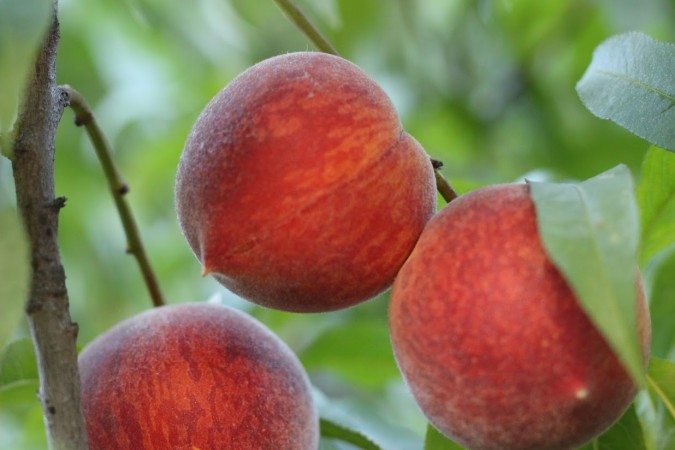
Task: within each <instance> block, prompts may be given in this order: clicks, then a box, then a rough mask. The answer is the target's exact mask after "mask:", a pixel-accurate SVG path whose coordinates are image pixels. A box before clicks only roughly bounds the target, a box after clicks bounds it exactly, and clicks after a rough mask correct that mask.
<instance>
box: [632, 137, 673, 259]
mask: <svg viewBox="0 0 675 450" xmlns="http://www.w3.org/2000/svg"><path fill="white" fill-rule="evenodd" d="M673 128H675V125H673ZM637 200H638V205H639V206H640V212H641V218H642V248H641V252H640V261H641V262H642V263H643V264H644V263H646V262H648V261H649V260H650V259H651V258H652V257H654V256H655V255H656V254H658V253H659V252H661V251H663V250H666V249H668V248H669V247H671V246H673V245H675V154H673V153H671V152H667V151H665V150H663V149H661V148H658V147H651V148H650V149H649V150H648V151H647V154H646V155H645V158H644V161H643V163H642V179H641V180H640V183H639V184H638V188H637Z"/></svg>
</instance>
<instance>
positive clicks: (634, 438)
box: [579, 405, 647, 450]
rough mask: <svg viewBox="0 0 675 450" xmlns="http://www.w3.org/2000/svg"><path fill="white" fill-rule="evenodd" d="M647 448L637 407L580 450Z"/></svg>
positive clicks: (637, 449) (641, 449)
mask: <svg viewBox="0 0 675 450" xmlns="http://www.w3.org/2000/svg"><path fill="white" fill-rule="evenodd" d="M646 448H647V446H646V444H645V440H644V433H643V431H642V426H641V425H640V420H639V419H638V416H637V414H636V412H635V406H633V405H631V407H630V408H628V410H627V411H626V412H625V413H624V414H623V416H621V418H620V419H619V420H618V421H617V422H616V423H614V425H612V426H611V427H610V428H609V429H608V430H607V431H605V432H604V433H603V434H602V435H600V436H599V437H598V438H596V439H595V440H593V442H590V443H588V444H586V445H584V446H583V447H581V448H580V449H579V450H645V449H646Z"/></svg>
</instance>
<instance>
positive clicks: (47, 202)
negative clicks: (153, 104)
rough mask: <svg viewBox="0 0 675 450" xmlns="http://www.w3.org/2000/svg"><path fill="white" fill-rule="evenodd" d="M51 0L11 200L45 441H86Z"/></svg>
mask: <svg viewBox="0 0 675 450" xmlns="http://www.w3.org/2000/svg"><path fill="white" fill-rule="evenodd" d="M56 10H57V1H56V0H55V1H54V2H53V13H52V24H51V27H50V29H49V31H48V34H47V35H46V38H45V41H44V43H43V45H42V47H41V49H40V50H39V52H38V55H37V60H36V62H35V68H34V72H33V73H32V74H31V76H30V79H29V80H28V85H27V87H26V91H25V96H24V98H23V103H22V105H21V108H20V110H19V114H18V118H17V122H16V125H15V133H14V136H13V139H12V153H13V158H12V170H13V173H14V181H15V188H16V197H17V207H18V210H19V212H20V214H21V217H22V220H23V224H24V227H25V229H26V234H27V236H28V240H29V242H30V249H31V252H30V255H31V261H30V262H31V267H32V272H31V282H30V290H29V294H28V299H27V304H26V313H27V316H28V323H29V327H30V331H31V335H32V338H33V345H34V347H35V353H36V358H37V362H38V373H39V378H40V387H39V392H38V396H39V398H40V401H41V403H42V409H43V413H44V422H45V427H46V431H47V440H48V443H49V448H50V449H52V450H66V449H67V450H81V449H87V435H86V432H85V427H84V419H83V414H82V408H81V402H80V382H79V376H78V370H77V349H76V340H77V331H78V328H77V324H75V323H73V322H72V321H71V318H70V313H69V311H68V306H69V305H68V292H67V290H66V277H65V272H64V270H63V266H62V264H61V256H60V253H59V245H58V240H57V234H58V216H59V210H60V209H61V208H62V207H63V206H64V204H65V199H64V198H55V197H54V145H55V144H54V142H55V138H56V128H57V126H58V123H59V121H60V119H61V116H62V114H63V109H64V107H65V104H66V101H67V99H66V98H64V96H63V95H62V92H61V91H60V90H59V89H58V88H57V87H56V81H55V80H56V52H57V47H58V42H59V24H58V19H57V15H56Z"/></svg>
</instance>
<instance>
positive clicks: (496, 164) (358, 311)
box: [0, 0, 675, 450]
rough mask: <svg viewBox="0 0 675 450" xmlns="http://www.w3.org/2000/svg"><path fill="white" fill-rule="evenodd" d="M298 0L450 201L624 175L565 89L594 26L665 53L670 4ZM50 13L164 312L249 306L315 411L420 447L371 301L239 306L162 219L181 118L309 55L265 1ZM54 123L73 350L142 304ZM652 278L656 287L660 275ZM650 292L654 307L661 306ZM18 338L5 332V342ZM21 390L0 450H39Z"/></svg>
mask: <svg viewBox="0 0 675 450" xmlns="http://www.w3.org/2000/svg"><path fill="white" fill-rule="evenodd" d="M298 3H299V4H300V6H301V7H303V9H304V10H305V12H306V13H307V14H308V16H309V17H310V18H311V19H312V20H313V21H314V22H315V23H316V24H317V25H318V26H319V28H320V29H321V30H322V31H323V32H324V34H325V35H326V36H327V38H328V39H329V40H330V41H331V42H332V43H333V44H334V45H335V46H336V47H337V49H338V50H339V52H340V53H341V54H342V56H344V57H345V58H348V59H350V60H352V61H353V62H355V63H356V64H358V65H359V66H361V67H362V68H363V69H364V70H365V71H366V72H367V73H369V74H370V75H371V76H372V77H373V78H374V79H375V80H376V81H378V82H379V83H380V84H381V85H382V86H383V88H384V89H385V90H386V91H387V93H388V94H389V95H390V96H391V97H392V99H393V100H394V103H395V104H396V106H397V108H398V110H399V112H400V114H401V119H402V121H403V124H404V126H405V128H406V129H407V131H408V132H410V134H412V135H413V136H415V137H416V138H417V139H418V140H419V141H420V142H421V143H422V144H423V145H424V147H425V148H426V149H427V151H428V152H429V153H430V154H431V156H432V157H434V158H437V159H440V160H442V161H444V163H445V166H444V168H443V172H444V174H445V175H446V177H447V178H448V179H449V180H450V182H451V183H452V184H453V185H455V186H456V188H457V189H458V190H459V191H460V192H464V191H467V190H470V189H473V188H475V187H477V186H480V185H483V184H488V183H499V182H509V181H513V180H516V179H521V178H522V177H524V176H527V177H528V178H530V179H537V180H542V179H553V180H563V179H570V178H574V179H585V178H589V177H591V176H593V175H595V174H597V173H599V172H602V171H604V170H606V169H608V168H610V167H613V166H615V165H617V164H619V163H624V164H626V165H628V167H629V168H630V169H631V170H632V171H633V172H634V173H635V174H638V173H639V169H640V161H641V160H642V158H643V156H644V154H645V152H646V150H647V148H648V145H647V144H646V143H645V142H644V141H642V140H640V139H638V138H637V137H634V136H633V135H631V134H630V133H629V132H627V131H625V130H623V129H621V128H620V127H617V126H616V125H614V124H612V123H609V122H605V121H601V120H599V119H597V118H595V117H594V116H593V115H592V114H591V113H590V112H588V111H587V110H586V109H585V108H584V106H583V105H582V103H581V102H580V101H579V99H578V98H577V94H576V92H575V90H574V86H575V84H576V82H577V81H578V79H579V78H580V77H581V75H582V74H583V72H584V70H585V69H586V67H587V65H588V63H589V62H590V58H591V54H592V51H593V49H594V48H595V46H596V45H598V44H599V43H600V42H601V41H603V40H604V39H605V38H607V37H609V36H610V35H613V34H616V33H620V32H624V31H629V30H640V31H643V32H645V33H647V34H649V35H651V36H652V37H654V38H656V39H661V40H665V41H669V42H675V28H673V26H672V24H673V23H675V4H674V3H673V2H672V1H669V0H646V1H645V0H569V1H565V2H543V1H540V0H440V1H437V0H417V1H411V0H301V1H299V2H298ZM60 19H61V47H60V53H59V60H58V82H59V83H62V84H65V83H68V84H70V85H72V86H74V87H75V88H76V89H78V90H79V91H80V92H82V93H83V94H84V95H85V97H86V98H87V100H88V102H89V103H90V104H91V106H92V107H93V109H94V111H95V113H96V114H97V117H98V120H99V121H100V124H101V126H102V128H103V130H104V131H105V133H106V134H107V137H108V138H109V140H110V141H111V143H112V144H113V146H114V149H115V158H116V161H117V163H118V165H119V167H120V170H121V173H122V175H123V177H124V178H125V179H126V181H127V183H128V184H129V187H130V194H129V197H128V199H129V201H130V202H131V205H132V208H133V210H134V212H135V214H136V218H137V220H138V222H139V226H140V228H141V233H142V236H143V238H144V242H145V245H146V248H147V251H148V253H149V255H150V259H151V261H152V263H153V265H154V268H155V270H156V271H157V273H158V276H159V279H160V282H161V284H162V288H163V291H164V294H165V296H166V298H167V299H168V301H169V303H178V302H187V301H202V300H205V299H207V298H209V297H212V296H214V295H215V296H218V297H220V301H223V302H224V303H226V304H230V305H235V306H237V307H240V308H242V309H245V310H247V311H249V312H251V313H252V314H253V315H254V316H256V317H258V318H259V319H260V320H262V321H263V322H264V323H266V324H267V325H268V326H269V327H270V328H271V329H272V330H273V331H275V332H276V333H277V334H278V335H279V336H280V337H281V338H282V339H284V340H285V341H286V342H288V343H289V345H290V346H291V347H292V348H293V349H294V350H295V351H296V352H297V353H298V355H299V357H300V359H301V360H302V361H303V362H304V363H305V364H306V366H307V368H308V371H309V374H310V377H311V378H312V381H313V382H314V384H315V385H316V386H317V387H319V388H320V389H321V390H322V391H323V392H324V393H325V394H326V395H327V396H328V397H329V398H330V399H331V402H332V403H333V404H339V405H342V406H343V407H344V408H345V409H344V410H345V411H352V412H354V414H361V416H364V417H371V418H374V419H372V422H373V423H371V424H368V428H369V429H370V430H372V431H373V434H375V435H378V434H379V435H385V436H386V435H388V434H389V435H390V436H399V435H400V436H406V439H401V440H399V441H398V442H399V443H404V442H410V441H415V442H418V443H419V446H417V447H415V446H413V445H412V444H411V445H408V444H406V446H405V448H404V447H400V449H401V450H406V449H407V448H411V449H413V448H422V445H423V442H424V433H425V431H426V427H427V424H426V421H425V420H424V418H423V417H422V416H421V414H420V413H419V411H418V410H417V408H416V406H415V404H414V403H413V401H412V398H411V397H410V394H409V393H408V392H407V390H406V389H405V386H404V385H403V382H402V381H401V379H400V377H399V376H398V374H397V372H396V371H395V362H394V360H393V356H392V354H391V350H390V348H389V340H388V335H387V333H386V326H387V319H386V310H387V296H386V294H385V295H383V296H380V297H379V298H377V299H375V300H373V301H370V302H367V303H364V304H362V305H360V306H357V307H354V308H351V309H349V310H346V311H340V312H335V313H330V314H320V315H310V316H301V315H297V314H290V313H281V312H276V311H269V310H264V309H261V308H257V307H252V306H251V305H250V304H248V303H246V302H244V301H242V300H240V299H237V298H236V297H234V296H233V295H232V294H229V293H227V292H226V291H225V290H224V289H223V288H222V287H221V286H220V285H218V284H217V283H215V282H214V281H213V280H212V279H210V278H202V277H200V267H199V265H198V263H197V262H196V260H195V258H194V256H193V255H192V254H191V253H190V250H189V248H188V246H187V244H186V243H185V241H184V239H183V237H182V236H181V234H180V230H179V228H178V224H177V221H176V218H175V214H174V210H173V183H174V176H175V170H176V165H177V163H178V158H179V156H180V152H181V150H182V146H183V143H184V141H185V138H186V137H187V134H188V132H189V130H190V128H191V126H192V123H193V121H194V120H195V119H196V117H197V115H198V114H199V112H200V111H201V109H202V108H203V107H204V106H205V104H206V103H207V102H208V101H209V99H210V98H211V97H212V96H213V95H214V94H215V93H216V92H217V91H219V90H220V89H221V88H222V87H223V86H225V84H226V83H227V82H228V81H230V80H231V79H232V78H233V77H234V76H236V75H237V74H238V73H239V72H241V71H243V70H244V69H246V68H247V67H248V66H250V65H252V64H254V63H256V62H258V61H260V60H262V59H264V58H267V57H270V56H273V55H276V54H279V53H285V52H290V51H300V50H309V49H311V45H310V44H309V43H308V42H306V40H305V39H304V38H303V36H302V35H301V34H300V33H299V32H298V31H297V30H296V29H295V28H294V27H293V25H292V24H291V23H289V22H288V21H287V20H286V18H285V17H284V16H283V15H282V13H281V12H280V11H279V9H278V8H277V7H276V6H275V5H274V3H273V2H272V1H271V0H269V1H255V2H253V1H247V0H199V1H193V2H164V1H160V0H126V1H124V2H120V1H115V0H100V1H97V2H86V1H82V0H60ZM71 118H72V113H71V112H70V111H66V113H65V116H64V121H63V122H62V125H61V127H60V129H59V134H58V141H57V155H56V177H57V178H56V188H57V195H64V196H66V197H67V198H68V202H67V207H66V208H64V209H63V210H62V213H61V222H60V229H59V232H60V241H61V249H62V254H63V262H64V265H65V269H66V272H67V275H68V279H67V285H68V289H69V294H70V300H71V313H72V316H73V318H74V320H75V321H77V322H78V323H79V325H80V343H81V344H86V343H87V342H88V341H90V340H91V339H93V338H94V337H95V336H96V335H98V334H99V333H101V332H102V331H103V330H105V329H107V328H109V327H110V326H112V325H113V324H114V323H116V322H118V321H120V320H121V319H123V318H125V317H128V316H130V315H132V314H135V313H137V312H140V311H142V310H144V309H146V308H149V307H150V306H151V303H150V299H149V297H148V295H147V293H146V291H145V287H144V285H143V283H142V280H141V277H140V275H139V273H138V270H137V267H136V264H135V261H134V260H133V259H132V258H131V257H130V256H128V255H126V254H125V238H124V234H123V232H122V227H121V224H120V222H119V218H118V217H117V215H116V213H115V209H114V206H113V203H112V200H111V199H110V198H109V194H108V192H107V188H106V184H105V181H104V179H103V177H102V171H101V168H100V166H99V164H98V161H97V160H96V158H95V156H94V153H93V150H92V148H91V147H90V144H89V142H88V141H87V139H86V136H85V134H84V131H83V130H81V129H78V128H76V127H75V126H74V125H72V123H71ZM11 178H12V177H11V170H10V164H9V162H8V161H7V160H5V159H2V158H0V197H3V196H4V197H5V198H10V199H11V192H12V189H13V188H12V179H11ZM1 202H2V198H0V203H1ZM6 257H7V255H0V258H6ZM672 266H673V265H672V264H670V267H672ZM0 277H2V274H0ZM655 278H656V279H657V280H660V282H661V283H667V284H668V285H669V286H670V287H671V288H672V286H671V285H672V281H670V280H671V279H670V278H667V277H666V278H664V276H659V274H657V275H655ZM0 282H2V279H1V278H0ZM671 291H672V290H671ZM665 300H666V299H664V301H662V303H663V305H664V306H663V308H667V307H669V308H670V309H672V296H671V297H669V298H668V299H667V300H671V301H665ZM668 305H670V306H668ZM26 335H27V331H26V328H25V326H21V327H19V329H18V330H17V331H16V332H15V337H17V338H20V337H24V336H26ZM659 339H660V341H659V342H660V344H659V345H660V346H661V347H660V352H659V354H660V356H664V357H667V356H669V355H670V356H672V355H673V353H674V350H673V348H674V346H673V340H674V339H675V337H673V335H672V333H670V334H669V335H667V336H665V335H663V336H662V335H659ZM668 339H669V341H668ZM661 340H666V342H662V341H661ZM35 386H36V384H35V382H34V380H33V381H30V380H27V381H26V382H25V384H24V385H23V387H22V388H21V389H20V390H11V391H10V390H7V389H5V390H4V391H3V390H0V448H21V449H26V450H30V449H40V448H46V446H45V441H44V436H43V435H44V433H43V429H42V420H41V414H40V408H39V404H38V402H37V399H36V397H35V395H34V392H35ZM8 397H11V398H8ZM391 430H396V431H395V432H392V431H391ZM410 436H413V437H414V438H416V439H417V440H415V439H411V438H410ZM325 445H326V447H325V448H347V447H340V446H335V447H333V446H329V444H328V443H326V444H325ZM397 450H398V449H397Z"/></svg>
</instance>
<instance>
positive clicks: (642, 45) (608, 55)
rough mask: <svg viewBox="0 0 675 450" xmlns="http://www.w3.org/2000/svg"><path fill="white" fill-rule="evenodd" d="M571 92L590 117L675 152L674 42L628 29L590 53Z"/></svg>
mask: <svg viewBox="0 0 675 450" xmlns="http://www.w3.org/2000/svg"><path fill="white" fill-rule="evenodd" d="M577 92H578V93H579V97H580V98H581V100H582V101H583V102H584V104H585V105H586V107H587V108H588V109H589V110H590V111H591V112H592V113H593V114H595V115H596V116H598V117H600V118H602V119H609V120H611V121H613V122H616V123H617V124H619V125H621V126H622V127H624V128H626V129H628V130H629V131H631V132H632V133H634V134H636V135H638V136H640V137H641V138H643V139H646V140H647V141H649V142H651V143H652V144H655V145H658V146H659V147H663V148H666V149H668V150H673V151H675V127H673V123H675V108H674V107H673V106H675V45H672V44H669V43H666V42H660V41H657V40H654V39H652V38H650V37H649V36H647V35H645V34H642V33H637V32H631V33H625V34H620V35H617V36H613V37H611V38H609V39H607V40H606V41H604V42H603V43H601V44H600V45H599V46H598V47H597V48H596V49H595V52H594V53H593V59H592V61H591V64H590V65H589V66H588V69H586V73H585V74H584V75H583V77H582V78H581V80H579V82H578V83H577Z"/></svg>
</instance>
